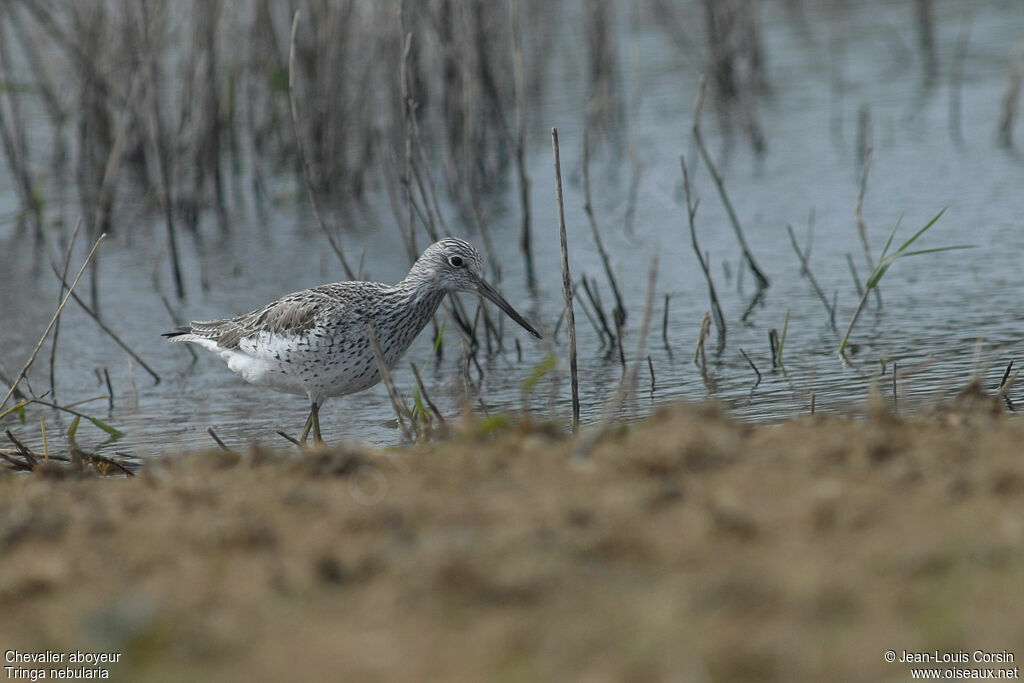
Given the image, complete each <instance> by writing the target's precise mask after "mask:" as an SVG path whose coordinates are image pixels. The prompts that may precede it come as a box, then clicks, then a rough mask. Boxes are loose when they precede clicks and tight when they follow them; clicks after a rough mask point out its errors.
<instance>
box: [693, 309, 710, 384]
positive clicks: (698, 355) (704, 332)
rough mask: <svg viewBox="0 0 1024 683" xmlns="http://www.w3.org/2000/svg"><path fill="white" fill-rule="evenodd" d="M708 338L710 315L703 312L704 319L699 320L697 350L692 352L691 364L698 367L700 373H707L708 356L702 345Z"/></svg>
mask: <svg viewBox="0 0 1024 683" xmlns="http://www.w3.org/2000/svg"><path fill="white" fill-rule="evenodd" d="M710 336H711V314H710V313H708V312H707V311H705V312H704V317H702V318H701V319H700V332H698V333H697V348H696V350H695V351H694V352H693V364H694V365H696V366H697V367H699V368H700V369H701V372H707V369H708V355H707V352H706V351H705V350H704V344H705V342H707V340H708V337H710Z"/></svg>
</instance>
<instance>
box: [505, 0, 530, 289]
mask: <svg viewBox="0 0 1024 683" xmlns="http://www.w3.org/2000/svg"><path fill="white" fill-rule="evenodd" d="M509 15H510V16H509V24H510V25H511V27H512V79H513V93H514V94H515V107H516V139H515V160H516V171H517V174H518V176H519V211H520V213H521V216H522V217H521V219H520V223H519V250H520V251H521V252H522V253H523V258H524V259H525V261H526V285H527V287H529V288H531V289H532V288H533V287H534V286H535V284H536V281H535V279H534V273H533V248H532V246H531V234H530V231H531V225H530V176H529V175H527V173H526V123H525V121H524V118H525V117H524V115H523V114H524V111H525V108H526V105H525V102H524V100H525V97H526V92H525V91H526V85H525V77H524V74H523V47H522V44H521V40H520V35H519V3H518V1H517V0H512V2H510V3H509Z"/></svg>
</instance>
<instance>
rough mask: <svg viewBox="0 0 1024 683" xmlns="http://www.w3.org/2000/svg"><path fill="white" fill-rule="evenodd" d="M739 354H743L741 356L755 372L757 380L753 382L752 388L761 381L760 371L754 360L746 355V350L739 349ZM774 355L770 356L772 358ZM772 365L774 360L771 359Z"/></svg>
mask: <svg viewBox="0 0 1024 683" xmlns="http://www.w3.org/2000/svg"><path fill="white" fill-rule="evenodd" d="M740 355H741V356H743V358H744V359H745V360H746V361H747V363H748V364H750V367H751V368H752V369H753V371H754V372H755V373H756V374H757V381H756V382H754V388H756V387H757V385H758V384H760V383H761V371H760V370H758V369H757V366H756V365H754V361H752V360H750V356H748V355H747V352H746V351H744V350H743V349H740ZM774 357H775V356H774V354H773V355H772V358H774ZM774 365H775V361H774V360H773V361H772V366H773V367H774Z"/></svg>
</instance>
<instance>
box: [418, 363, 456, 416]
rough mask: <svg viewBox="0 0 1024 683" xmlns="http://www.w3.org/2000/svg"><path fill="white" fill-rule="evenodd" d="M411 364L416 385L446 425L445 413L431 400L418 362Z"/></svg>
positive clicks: (431, 409) (432, 409)
mask: <svg viewBox="0 0 1024 683" xmlns="http://www.w3.org/2000/svg"><path fill="white" fill-rule="evenodd" d="M409 365H411V366H412V374H413V375H414V376H415V377H416V385H417V386H418V387H419V388H420V395H421V396H423V400H424V401H426V402H427V405H428V406H429V407H430V411H431V412H432V413H434V415H435V416H436V417H437V421H438V424H440V425H441V426H442V427H444V426H445V424H447V423H446V421H445V419H444V415H442V414H441V411H440V410H438V409H437V405H436V404H435V403H434V402H433V401H432V400H430V394H428V393H427V385H425V384H424V383H423V378H422V377H420V369H419V368H417V367H416V363H413V362H412V361H410V362H409Z"/></svg>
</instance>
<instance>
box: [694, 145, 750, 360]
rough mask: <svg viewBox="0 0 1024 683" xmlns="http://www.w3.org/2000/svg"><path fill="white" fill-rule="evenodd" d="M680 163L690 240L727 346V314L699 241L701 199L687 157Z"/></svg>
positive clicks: (721, 343) (720, 340) (720, 339)
mask: <svg viewBox="0 0 1024 683" xmlns="http://www.w3.org/2000/svg"><path fill="white" fill-rule="evenodd" d="M679 165H680V166H681V167H682V169H683V195H684V196H685V198H686V218H687V220H688V221H689V225H690V241H691V243H692V244H693V251H694V253H695V254H697V260H698V261H699V262H700V269H701V270H702V271H704V279H705V280H707V283H708V296H710V297H711V312H712V313H713V314H714V316H715V327H717V328H718V345H719V346H725V315H724V314H723V313H722V307H721V305H720V304H719V303H718V294H717V293H716V292H715V283H714V282H713V281H712V279H711V268H710V267H709V266H708V259H707V257H705V256H704V252H702V251H701V250H700V245H699V244H698V243H697V225H696V222H695V218H696V216H697V206H698V204H700V200H699V199H698V200H696V201H695V200H694V199H693V193H692V191H691V188H690V170H689V168H688V167H687V165H686V157H684V156H681V155H680V157H679ZM751 267H752V268H753V267H755V266H753V262H751Z"/></svg>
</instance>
